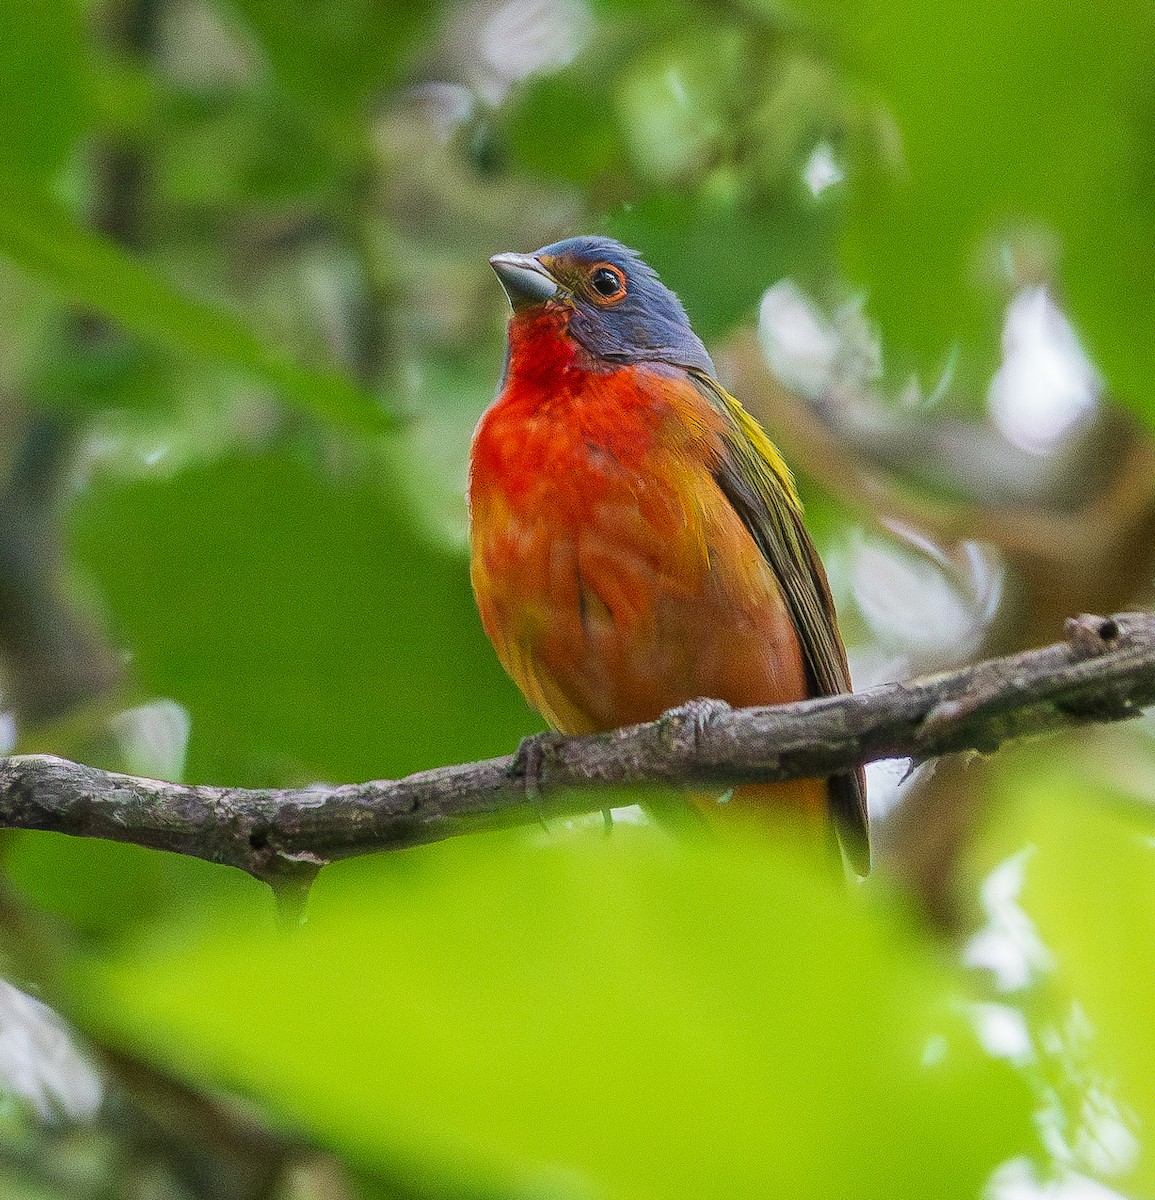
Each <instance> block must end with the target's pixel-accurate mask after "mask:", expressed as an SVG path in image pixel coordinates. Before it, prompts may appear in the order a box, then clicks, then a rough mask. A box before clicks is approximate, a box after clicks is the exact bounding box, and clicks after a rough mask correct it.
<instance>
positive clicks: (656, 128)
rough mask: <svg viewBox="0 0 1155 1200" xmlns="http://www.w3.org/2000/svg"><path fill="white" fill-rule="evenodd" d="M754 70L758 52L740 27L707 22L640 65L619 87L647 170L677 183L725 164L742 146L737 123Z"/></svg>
mask: <svg viewBox="0 0 1155 1200" xmlns="http://www.w3.org/2000/svg"><path fill="white" fill-rule="evenodd" d="M751 65H752V64H751V48H750V45H749V42H748V39H747V37H746V35H745V33H744V31H743V30H742V29H741V28H740V27H737V26H733V25H723V26H719V25H714V24H706V23H705V22H702V21H699V23H698V25H697V28H695V29H694V31H693V33H691V34H683V35H682V36H680V37H678V38H677V39H675V40H673V41H671V42H668V43H664V44H662V45H660V46H658V47H656V48H655V49H653V50H650V51H649V52H647V53H646V54H644V55H642V56H641V57H640V58H638V59H637V60H636V61H635V62H634V63H632V64H631V66H630V68H629V70H628V71H627V72H626V74H625V76H624V78H623V79H622V80H621V82H620V84H619V87H618V94H617V103H618V108H619V111H620V119H621V124H622V130H623V135H624V137H625V140H626V145H627V147H628V148H629V151H630V153H631V155H632V157H633V160H634V163H635V165H636V166H637V168H638V170H639V172H640V173H641V174H642V175H643V176H645V177H647V178H649V179H651V180H653V181H654V182H656V183H659V184H662V183H664V184H669V183H672V182H677V181H679V180H682V181H686V180H688V179H689V178H691V177H692V176H693V175H694V174H696V173H698V172H700V171H702V170H703V169H704V168H705V167H707V166H709V165H711V164H713V163H716V162H718V161H721V160H724V159H725V158H726V157H727V156H728V155H729V154H730V153H731V151H732V150H733V148H734V141H735V137H736V133H737V129H736V125H735V121H734V119H733V118H734V116H735V114H736V113H737V112H738V111H739V110H740V108H741V106H742V104H743V101H744V98H745V97H744V93H745V91H746V88H747V87H748V86H749V77H750V69H751Z"/></svg>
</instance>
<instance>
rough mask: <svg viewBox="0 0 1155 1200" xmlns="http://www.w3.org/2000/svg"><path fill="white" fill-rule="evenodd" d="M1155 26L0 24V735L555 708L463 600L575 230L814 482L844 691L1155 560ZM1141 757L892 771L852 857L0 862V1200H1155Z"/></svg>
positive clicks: (416, 721) (461, 735) (205, 729)
mask: <svg viewBox="0 0 1155 1200" xmlns="http://www.w3.org/2000/svg"><path fill="white" fill-rule="evenodd" d="M1153 80H1155V9H1152V8H1151V6H1150V5H1136V4H1134V3H1122V2H1120V0H1096V2H1091V0H1065V2H1063V3H1060V4H1058V5H1056V4H1054V3H1046V4H1044V3H1043V0H1018V2H1017V3H1014V4H1006V3H994V2H992V0H966V2H965V3H964V2H963V0H940V3H938V4H936V5H925V4H917V3H914V2H913V0H844V3H841V4H836V3H833V2H830V0H794V2H790V0H783V2H782V3H778V2H775V0H697V2H689V0H686V2H681V0H673V2H660V3H659V2H655V0H470V2H461V3H450V2H441V0H409V2H401V0H292V2H283V3H274V2H273V0H10V2H9V3H6V4H3V5H0V113H2V115H3V120H2V121H0V429H2V432H3V436H2V437H0V668H2V675H0V682H2V693H0V703H2V709H0V749H3V751H5V752H7V751H11V750H16V751H44V752H51V753H56V754H62V755H66V756H69V757H72V758H76V759H78V760H81V761H85V762H90V763H93V764H96V765H100V766H106V767H110V768H116V769H121V770H129V771H133V772H137V773H145V774H152V775H156V776H159V777H164V778H172V779H184V780H188V781H192V782H212V783H218V784H227V785H274V786H275V785H290V784H300V783H308V782H313V781H318V780H324V781H346V780H358V779H366V778H374V777H378V778H379V777H390V776H396V775H399V774H403V773H406V772H410V771H414V770H418V769H422V768H427V767H433V766H437V765H440V764H445V763H453V762H459V761H465V760H468V759H472V758H477V757H481V756H488V755H492V754H498V753H503V752H507V751H509V750H511V749H512V748H513V747H514V746H515V745H516V743H517V739H518V738H519V737H521V736H522V735H524V734H525V733H528V732H530V731H532V730H534V729H537V728H539V725H538V723H537V720H536V718H535V717H534V716H533V714H532V713H530V712H529V710H528V709H527V708H526V707H525V705H524V703H523V702H522V700H521V698H520V697H519V695H518V693H517V691H516V689H515V688H514V687H513V685H512V684H511V683H509V682H508V680H506V678H505V677H504V675H503V674H502V672H501V671H500V669H499V667H498V666H497V663H496V660H495V658H494V656H493V653H492V651H491V650H490V648H489V646H488V644H487V643H486V641H485V638H484V635H483V634H482V632H481V629H480V625H479V623H478V620H477V617H476V614H475V611H474V607H473V601H472V597H471V595H470V591H469V582H468V571H467V555H466V543H465V509H464V500H463V493H464V486H465V477H466V476H465V472H466V455H467V451H468V445H469V437H470V434H471V432H472V429H473V426H474V424H475V422H476V420H477V418H478V416H479V414H480V413H481V411H482V409H483V408H484V407H485V405H486V404H487V403H488V402H489V400H490V399H491V397H492V395H493V391H494V387H495V384H496V380H497V376H498V374H499V372H500V368H501V362H502V354H503V327H504V321H505V317H506V311H507V310H506V306H505V301H504V298H503V296H502V294H501V290H500V288H499V287H498V286H497V283H496V281H495V280H494V278H493V276H492V274H491V272H490V271H489V268H488V266H487V264H486V258H487V257H488V256H489V255H490V254H493V253H495V252H497V251H501V250H519V251H528V250H532V249H534V248H535V247H537V246H539V245H541V244H543V243H545V242H548V241H551V240H554V239H555V238H558V237H561V236H566V235H569V234H574V233H579V232H603V233H608V234H611V235H613V236H616V237H619V238H621V239H622V240H624V241H626V242H628V243H629V244H631V245H633V246H636V247H637V248H638V249H640V250H641V251H642V252H643V253H644V254H645V255H646V257H647V259H648V260H649V261H650V262H651V263H652V264H653V265H654V266H655V267H656V268H657V269H658V271H659V272H660V273H661V274H662V276H663V278H664V279H665V280H666V281H667V282H668V283H669V284H670V285H671V286H672V287H673V288H674V289H675V290H677V291H678V292H679V294H680V295H681V296H682V298H683V300H684V302H685V304H686V307H687V309H688V311H689V313H690V316H691V319H692V321H693V323H694V325H695V328H696V329H697V330H698V331H699V332H700V333H701V334H702V336H703V337H704V338H705V339H706V340H707V342H708V344H709V346H710V348H711V350H712V352H713V353H714V356H715V359H716V361H717V363H718V365H719V370H720V373H721V375H722V377H723V379H724V381H725V382H726V383H727V385H728V386H729V387H730V388H731V390H733V391H734V392H735V393H736V394H737V395H738V396H739V397H740V399H742V401H743V402H744V403H745V404H746V405H747V406H748V407H749V408H750V409H751V410H753V411H754V412H755V413H757V414H758V415H759V416H760V417H761V418H762V419H763V421H764V422H765V423H766V424H767V426H768V428H769V429H770V431H771V433H772V434H773V436H774V437H775V438H776V440H778V441H779V443H780V445H781V446H782V448H783V450H784V452H785V453H786V456H787V458H788V459H789V461H790V462H791V463H792V465H793V466H794V467H795V468H796V470H797V472H798V474H799V477H800V483H801V486H802V490H803V492H804V496H805V499H806V503H807V508H808V514H809V521H810V524H811V527H812V529H813V530H814V532H815V535H816V539H817V540H818V542H819V545H820V548H821V550H822V552H823V555H824V557H825V559H826V561H827V563H828V565H829V569H830V574H831V581H832V585H833V587H834V590H835V593H836V597H837V600H838V605H839V610H840V613H841V616H842V624H843V628H844V632H845V635H846V639H847V642H848V645H849V648H850V654H851V659H852V667H853V671H854V676H855V681H856V686H858V687H859V688H862V687H867V686H870V685H872V684H874V683H878V682H882V681H885V680H889V679H895V678H901V677H904V676H907V675H910V674H915V673H918V672H924V671H930V670H936V669H943V668H945V667H949V666H952V665H956V664H960V663H963V662H966V661H970V660H973V659H975V658H979V657H983V656H986V655H990V654H994V653H1000V652H1005V651H1009V650H1013V649H1018V648H1022V647H1025V646H1028V645H1035V644H1040V643H1043V642H1047V641H1053V640H1056V639H1057V638H1058V637H1060V636H1061V635H1062V621H1063V619H1064V618H1065V617H1067V616H1070V615H1073V614H1075V613H1077V612H1080V611H1093V612H1110V611H1113V610H1118V609H1120V608H1123V607H1126V606H1128V605H1136V604H1149V603H1150V601H1151V588H1152V580H1153V578H1155V369H1153V368H1155V353H1153V350H1152V347H1153V346H1155V338H1153V336H1152V335H1153V331H1155V237H1153V234H1155V103H1153V101H1152V96H1155V90H1153V88H1152V83H1153ZM1153 732H1155V729H1153V727H1152V725H1151V723H1150V722H1149V721H1147V720H1142V721H1138V722H1133V723H1132V724H1130V725H1128V726H1126V727H1119V728H1110V729H1091V730H1088V731H1085V732H1081V733H1079V734H1078V735H1070V736H1066V737H1063V738H1056V739H1052V740H1049V741H1047V742H1045V743H1040V744H1037V745H1027V746H1021V747H1017V748H1014V749H1011V750H1007V751H1004V752H1002V753H1000V754H999V755H997V756H995V757H993V758H991V759H989V760H980V761H967V762H956V761H949V762H942V763H939V764H936V765H934V766H933V767H924V768H920V769H919V770H918V771H915V772H914V773H913V774H910V775H909V776H908V775H907V774H906V764H903V763H889V764H880V765H879V766H877V767H875V768H872V770H871V805H872V811H873V815H874V819H875V828H876V845H877V863H878V865H877V869H876V872H875V875H874V876H873V878H872V879H871V881H870V882H869V883H868V884H867V885H865V886H863V887H859V888H855V889H853V890H852V891H846V890H844V889H832V887H831V885H830V880H829V879H828V878H827V877H826V872H825V870H824V869H823V867H822V866H821V865H820V864H815V863H813V862H811V861H810V860H809V859H808V858H807V856H806V855H805V854H804V853H802V852H801V851H799V850H798V849H797V848H796V847H795V846H794V845H793V844H792V843H791V842H790V840H789V838H788V837H787V836H786V835H785V834H783V837H782V839H781V841H780V842H779V841H777V840H776V841H774V842H772V843H770V844H767V845H763V846H759V847H758V848H756V849H755V848H742V847H737V848H735V847H730V848H723V847H719V846H709V845H697V844H681V843H679V842H676V841H674V840H672V839H671V838H670V836H669V835H668V834H666V833H665V832H663V831H661V830H659V829H655V828H652V827H650V826H649V825H647V824H645V822H644V820H643V819H642V818H641V816H640V814H639V813H638V811H637V810H636V809H633V808H631V807H630V805H631V799H632V798H631V797H630V796H628V795H623V796H620V797H615V798H614V803H615V804H618V805H620V807H621V809H622V811H621V813H620V816H619V820H618V822H617V824H616V825H615V828H614V830H613V832H612V835H611V836H609V837H606V836H605V835H604V833H603V831H602V828H601V823H600V818H598V819H597V820H596V821H593V822H590V823H585V822H582V821H576V822H571V823H560V822H559V823H557V824H556V825H551V827H550V828H548V829H533V830H529V831H523V832H518V833H514V834H504V835H501V836H497V835H493V836H489V835H487V836H479V837H476V838H472V839H463V840H461V841H460V842H459V843H457V844H452V845H443V846H438V847H431V848H428V849H424V850H416V851H406V852H403V853H400V852H399V853H395V854H391V855H378V856H374V857H370V858H366V859H363V860H359V861H355V862H349V863H345V864H341V865H338V866H335V867H331V868H328V869H326V870H325V871H323V872H322V874H321V876H320V878H319V880H318V882H317V884H316V885H315V887H314V890H313V894H312V897H311V899H310V907H309V919H308V921H307V923H306V924H305V925H304V926H303V927H302V928H301V929H299V930H294V931H292V932H285V931H284V930H283V929H281V928H280V927H279V926H278V923H277V920H276V917H275V914H274V905H273V901H272V897H271V896H270V895H269V894H268V892H267V890H266V889H265V888H264V887H263V886H262V885H260V884H257V883H256V882H254V881H253V880H250V879H248V878H247V877H245V876H242V875H240V874H239V873H236V872H233V871H231V870H229V869H227V868H223V867H213V866H210V865H208V864H206V863H202V862H199V861H192V860H183V859H179V858H176V857H175V856H170V855H164V854H160V853H150V852H145V851H138V850H134V849H132V848H129V847H124V846H119V845H113V844H109V843H100V842H96V841H79V840H70V839H67V838H63V837H58V836H55V835H49V834H13V833H7V834H5V835H4V837H3V841H2V842H0V853H2V856H3V857H2V865H3V877H2V880H0V967H2V969H3V973H4V975H5V977H6V978H7V979H9V980H11V983H10V984H9V983H0V1194H2V1195H3V1196H4V1197H6V1198H7V1197H12V1198H13V1200H63V1198H67V1200H74V1198H77V1200H435V1198H446V1200H448V1198H451V1197H455V1198H461V1200H467V1198H468V1200H483V1198H484V1200H500V1198H508V1200H514V1198H517V1200H531V1198H532V1200H545V1198H549V1200H554V1198H556V1200H568V1198H569V1197H575V1198H578V1200H600V1198H603V1197H604V1198H606V1200H674V1198H678V1200H683V1198H688V1197H694V1198H695V1200H709V1198H710V1197H736V1196H742V1197H746V1196H750V1197H757V1196H767V1197H769V1196H789V1197H843V1196H856V1197H874V1196H877V1197H879V1198H882V1197H886V1198H890V1200H893V1198H894V1197H899V1196H914V1195H926V1196H934V1197H937V1198H945V1197H956V1196H957V1197H980V1196H983V1197H989V1198H990V1200H1036V1198H1040V1200H1041V1198H1046V1200H1106V1198H1109V1197H1111V1196H1117V1195H1122V1196H1131V1197H1155V1132H1153V1130H1152V1123H1153V1122H1155V967H1153V963H1155V860H1153V853H1155V851H1153V846H1155V841H1153V835H1155V820H1153V819H1152V810H1151V804H1152V803H1153V802H1155V788H1153V786H1152V783H1151V780H1152V779H1153V778H1155V770H1153V768H1155V739H1153V737H1152V734H1153Z"/></svg>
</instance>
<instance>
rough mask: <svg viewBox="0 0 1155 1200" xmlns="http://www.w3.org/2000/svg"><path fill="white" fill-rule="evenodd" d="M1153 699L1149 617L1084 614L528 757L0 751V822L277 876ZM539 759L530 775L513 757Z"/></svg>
mask: <svg viewBox="0 0 1155 1200" xmlns="http://www.w3.org/2000/svg"><path fill="white" fill-rule="evenodd" d="M1153 703H1155V615H1152V614H1149V613H1123V614H1119V615H1117V616H1114V617H1107V618H1103V617H1093V616H1083V617H1079V618H1075V619H1073V620H1072V621H1070V622H1068V640H1067V641H1066V642H1062V643H1058V644H1056V645H1052V646H1048V647H1045V648H1044V649H1041V650H1030V651H1026V652H1024V653H1021V654H1016V655H1012V656H1010V657H1007V658H999V659H991V660H988V661H985V662H980V663H977V664H975V665H974V666H970V667H966V668H964V669H962V670H958V671H951V672H949V673H946V674H942V675H937V676H933V677H930V678H926V679H917V680H912V681H909V682H906V683H895V684H887V685H885V686H883V687H879V688H875V689H873V690H871V691H868V692H861V693H858V694H855V695H845V696H833V697H825V698H823V699H820V700H810V701H806V702H803V703H797V704H785V705H780V706H777V707H772V708H753V709H741V710H735V709H731V708H729V707H728V706H727V705H725V704H722V703H721V702H719V701H711V700H701V701H694V702H692V703H690V704H688V705H685V706H683V707H682V708H679V709H674V710H672V711H671V712H669V713H666V714H665V715H664V716H662V717H661V718H659V719H658V720H657V721H652V722H650V723H648V724H645V725H635V726H632V727H630V728H626V729H620V730H614V731H613V732H610V733H603V734H594V735H591V736H588V737H573V738H571V737H561V736H560V735H543V736H542V737H541V738H539V739H537V740H536V741H535V743H534V747H533V753H532V754H526V753H520V754H518V755H506V756H504V757H502V758H494V759H489V760H486V761H483V762H475V763H465V764H461V765H458V766H449V767H439V768H436V769H434V770H430V771H423V772H420V773H418V774H416V775H410V776H408V777H407V778H405V779H401V780H396V781H377V782H371V783H363V784H344V785H338V786H324V787H313V788H293V789H283V790H276V789H238V788H222V787H188V786H184V785H181V784H175V783H163V782H159V781H156V780H149V779H138V778H135V777H132V776H127V775H118V774H114V773H111V772H108V771H102V770H98V769H97V768H95V767H88V766H82V765H80V764H78V763H72V762H68V761H66V760H64V759H59V758H52V757H49V756H40V755H28V756H15V757H12V758H9V759H7V760H4V761H2V762H0V827H6V828H14V829H42V830H53V831H55V832H58V833H67V834H73V835H76V836H81V837H102V838H108V839H111V840H114V841H122V842H131V843H134V844H136V845H139V846H147V847H151V848H154V849H159V850H170V851H174V852H176V853H180V854H188V855H193V856H195V857H198V858H204V859H208V860H210V861H212V862H217V863H225V864H227V865H229V866H234V867H239V868H240V869H241V870H243V871H247V872H248V873H249V874H251V875H253V876H255V877H256V878H258V879H263V880H265V881H267V882H269V883H271V884H274V885H285V884H292V883H293V882H294V881H296V882H300V881H302V880H306V879H308V878H310V877H311V876H312V875H313V874H315V873H316V871H317V870H319V869H320V867H322V866H324V865H325V864H326V863H329V862H332V861H334V860H336V859H341V858H348V857H351V856H353V855H358V854H367V853H370V852H373V851H376V850H390V849H392V850H395V849H401V848H404V847H409V846H417V845H421V844H423V843H427V842H433V841H438V840H441V839H443V838H448V837H453V836H456V835H458V834H464V833H471V832H474V831H478V830H483V829H493V828H497V827H501V826H509V825H515V824H524V823H528V822H532V821H536V820H538V819H539V818H540V817H541V815H542V814H543V812H544V813H546V814H551V815H563V814H570V815H573V814H578V813H587V812H596V811H598V810H599V809H601V808H602V807H603V804H604V797H603V796H601V795H600V794H599V792H598V790H597V789H599V788H604V787H615V786H616V787H634V786H646V785H662V786H667V787H669V786H673V787H695V788H699V789H702V788H713V789H717V790H719V791H721V790H723V789H725V788H727V787H730V786H733V785H736V784H743V783H754V782H769V781H774V780H786V779H804V778H809V777H814V776H826V775H831V774H835V773H837V772H840V771H845V770H848V769H850V768H852V767H854V766H856V765H858V764H861V763H867V762H873V761H875V760H878V759H884V758H908V759H911V760H913V761H923V760H925V759H929V758H934V757H937V756H940V755H945V754H952V753H958V752H960V751H965V750H977V751H979V752H981V753H984V754H989V753H992V752H993V751H995V750H996V749H998V748H999V747H1000V746H1001V745H1003V744H1005V743H1006V742H1009V741H1012V740H1015V739H1019V738H1023V737H1029V736H1034V735H1037V734H1041V733H1045V732H1048V731H1051V730H1056V729H1062V728H1065V727H1071V726H1077V725H1082V724H1087V723H1092V722H1105V721H1115V720H1122V719H1124V718H1127V717H1132V716H1136V715H1138V713H1139V712H1140V711H1141V709H1142V708H1143V707H1144V706H1145V705H1150V704H1153ZM530 759H532V760H533V761H534V762H535V765H539V767H540V769H535V770H534V772H533V776H534V778H533V779H532V780H531V781H529V782H527V778H526V776H527V772H526V763H527V761H529V760H530Z"/></svg>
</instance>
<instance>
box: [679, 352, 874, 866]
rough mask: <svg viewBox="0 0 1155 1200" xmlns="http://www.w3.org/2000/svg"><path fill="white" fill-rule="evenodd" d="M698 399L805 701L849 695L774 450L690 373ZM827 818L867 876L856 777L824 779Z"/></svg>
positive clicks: (720, 477) (810, 549)
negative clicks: (781, 599)
mask: <svg viewBox="0 0 1155 1200" xmlns="http://www.w3.org/2000/svg"><path fill="white" fill-rule="evenodd" d="M691 377H692V378H693V380H694V383H695V385H696V386H697V388H698V390H699V391H700V392H701V393H702V395H703V396H704V397H705V398H706V399H707V400H708V401H709V402H710V404H711V405H712V406H713V407H714V408H715V409H716V410H717V411H718V412H720V413H721V414H722V415H723V417H724V418H725V426H724V430H723V434H722V440H723V443H724V445H723V453H722V455H721V457H720V459H719V461H718V464H717V466H716V467H715V468H714V479H715V480H716V482H717V484H718V486H719V488H721V490H722V492H723V494H724V495H725V496H726V498H727V500H729V502H730V503H731V504H732V505H733V507H734V510H735V511H736V512H737V513H738V515H739V517H741V519H742V523H743V524H744V525H745V526H746V528H747V529H748V530H749V531H750V533H751V535H752V536H753V538H754V540H755V542H757V544H758V548H759V549H760V550H761V551H762V554H763V556H764V557H765V559H766V561H767V562H768V563H769V564H770V567H771V569H772V570H773V571H774V574H775V576H776V577H777V579H778V582H779V584H780V585H781V588H782V592H783V595H784V596H785V599H786V604H787V607H788V608H789V610H790V616H791V619H792V620H793V622H794V628H795V630H796V631H797V633H798V639H799V642H800V643H801V646H802V651H803V656H804V658H805V661H806V673H807V679H808V683H809V686H810V694H811V695H812V696H833V695H837V694H838V693H840V692H848V691H850V671H849V669H848V668H847V665H846V651H845V649H844V648H843V645H842V638H841V637H840V636H839V633H838V624H837V618H836V616H835V612H834V601H833V599H832V598H831V595H830V585H829V584H828V583H827V581H826V571H825V570H824V569H823V566H822V562H821V560H820V559H819V557H818V553H817V551H816V550H815V549H814V544H813V543H812V542H811V540H810V535H809V534H808V533H807V532H806V527H805V526H804V525H803V523H802V505H801V503H800V502H799V500H798V495H797V493H796V492H795V490H794V480H793V478H792V477H791V475H790V470H789V468H788V467H787V466H786V463H785V462H784V461H783V459H782V456H781V455H780V454H779V453H778V448H777V447H776V446H775V445H774V443H773V442H772V441H771V440H770V439H769V438H768V437H767V436H766V433H765V431H764V430H763V429H762V427H761V426H760V425H759V424H758V422H757V421H755V420H754V418H753V417H752V416H750V414H749V413H748V412H747V411H746V410H745V409H744V408H743V407H742V406H741V404H739V403H738V401H737V400H735V399H734V397H733V396H731V395H730V394H729V393H728V392H727V391H725V389H724V388H722V386H721V385H720V384H719V383H718V382H717V380H715V379H713V378H711V377H710V376H708V375H703V374H699V373H698V372H692V373H691ZM829 788H830V811H831V815H832V817H833V819H834V824H835V828H836V829H837V830H838V835H839V839H840V840H841V842H842V846H843V851H844V853H845V854H846V857H847V859H848V860H849V862H850V863H851V865H852V866H853V867H854V869H855V870H856V871H858V872H859V873H860V874H863V875H865V874H866V872H867V871H868V870H869V869H870V835H869V826H868V823H867V815H866V781H865V779H864V777H863V774H862V772H861V771H853V772H849V773H847V774H844V775H835V776H832V777H831V778H830V780H829Z"/></svg>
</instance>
